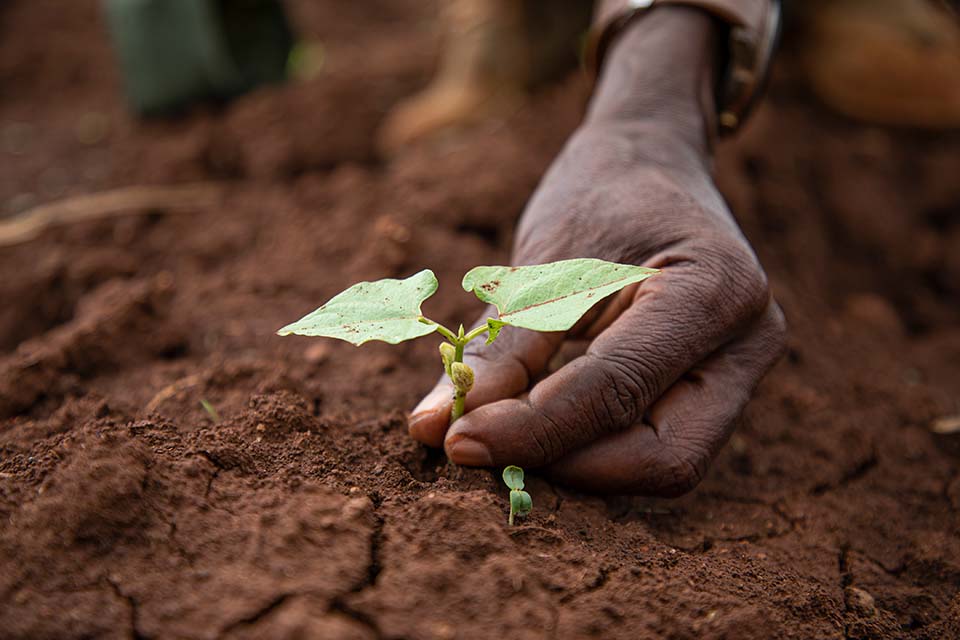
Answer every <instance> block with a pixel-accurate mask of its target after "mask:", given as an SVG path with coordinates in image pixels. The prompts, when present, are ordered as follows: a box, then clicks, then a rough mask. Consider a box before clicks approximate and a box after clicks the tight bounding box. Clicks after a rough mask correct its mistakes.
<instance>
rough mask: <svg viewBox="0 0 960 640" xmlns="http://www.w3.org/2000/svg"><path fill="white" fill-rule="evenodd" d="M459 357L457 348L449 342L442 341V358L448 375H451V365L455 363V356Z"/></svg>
mask: <svg viewBox="0 0 960 640" xmlns="http://www.w3.org/2000/svg"><path fill="white" fill-rule="evenodd" d="M456 357H457V348H456V347H455V346H453V345H452V344H450V343H449V342H441V343H440V359H441V360H443V370H444V371H446V372H447V375H448V376H449V375H450V365H451V364H453V360H454V358H456Z"/></svg>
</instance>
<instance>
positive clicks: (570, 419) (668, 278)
mask: <svg viewBox="0 0 960 640" xmlns="http://www.w3.org/2000/svg"><path fill="white" fill-rule="evenodd" d="M600 111H601V112H602V110H600ZM597 112H598V109H597V108H595V110H594V115H595V114H596V113H597ZM665 112H667V111H666V110H665ZM671 117H673V116H671ZM676 125H677V123H676V121H672V122H661V121H656V118H649V119H643V120H641V121H632V122H629V123H624V121H622V120H620V119H616V118H613V119H609V118H604V117H592V118H589V119H588V121H587V122H586V123H585V124H584V125H583V126H582V127H581V129H580V130H579V131H578V132H577V133H576V134H575V135H574V137H573V138H572V139H571V140H570V142H569V143H568V145H567V147H566V149H565V150H564V151H563V153H562V154H561V156H560V157H559V158H558V159H557V161H556V162H555V163H554V165H553V167H552V168H551V169H550V171H549V172H548V174H547V175H546V177H545V178H544V180H543V183H542V184H541V186H540V188H539V189H538V191H537V193H536V194H535V195H534V197H533V199H532V200H531V202H530V204H529V206H528V207H527V210H526V211H525V213H524V215H523V218H522V219H521V222H520V226H519V229H518V234H517V241H516V245H515V248H514V254H513V261H514V263H515V264H538V263H545V262H551V261H555V260H561V259H565V258H575V257H593V258H601V259H604V260H610V261H614V262H624V263H631V264H637V265H642V266H648V267H655V268H658V269H661V270H662V273H661V274H659V275H657V276H656V277H654V278H651V279H649V280H647V281H645V282H644V283H642V285H638V286H633V287H629V288H627V289H624V290H623V291H621V292H620V293H619V294H617V295H615V296H613V297H611V298H610V299H608V300H607V301H605V302H604V303H602V304H601V305H598V308H596V309H595V310H594V311H593V313H591V314H590V315H589V316H588V317H587V318H585V319H584V320H583V321H582V322H581V323H579V324H578V325H577V326H576V327H574V329H573V330H571V331H570V332H568V333H567V334H561V333H554V334H542V333H537V332H533V331H527V330H523V329H517V328H507V329H505V330H504V331H503V333H501V335H500V337H499V338H498V340H497V341H496V342H495V343H494V344H493V345H490V346H479V345H478V346H474V345H476V343H473V345H471V346H470V347H468V350H467V353H466V354H465V361H466V362H467V363H468V364H469V365H470V366H471V367H473V368H474V370H475V372H476V380H477V382H476V386H475V387H474V389H473V390H472V391H471V393H470V394H469V396H468V397H467V413H466V415H464V416H463V417H462V418H460V419H459V420H457V421H456V422H455V423H454V424H453V425H452V426H450V427H449V428H448V420H449V415H450V408H451V397H452V390H451V388H450V387H449V383H448V382H446V381H441V382H440V383H438V385H437V386H436V387H435V388H434V390H433V391H432V392H431V393H430V394H429V395H428V396H427V397H426V398H425V399H424V400H423V401H422V402H421V403H420V405H419V406H418V407H417V408H416V409H415V410H414V412H413V415H412V416H411V420H410V433H411V435H412V436H413V437H415V438H416V439H418V440H420V441H421V442H424V443H425V444H428V445H431V446H440V445H441V444H442V445H443V446H444V447H445V448H446V451H447V454H448V456H449V458H450V459H451V460H452V461H453V462H455V463H458V464H464V465H471V466H473V465H476V466H491V465H497V466H502V465H507V464H516V465H520V466H523V467H525V468H527V467H531V468H532V467H543V468H544V470H545V472H546V473H547V474H548V475H550V476H552V477H553V478H555V479H556V480H558V481H560V482H562V483H564V484H568V485H571V486H574V487H577V488H582V489H586V490H592V491H602V492H617V493H637V494H652V495H667V496H669V495H679V494H681V493H684V492H686V491H689V490H690V489H691V488H693V487H694V486H695V485H696V484H697V483H698V482H699V481H700V479H701V478H702V477H703V475H704V473H705V471H706V468H707V466H708V464H709V462H710V460H711V459H712V457H713V456H714V455H715V454H716V452H717V451H718V450H719V449H720V447H721V446H722V445H723V443H724V442H725V441H726V439H727V438H728V437H729V435H730V433H731V431H732V429H733V426H734V422H735V420H736V419H737V417H738V416H739V415H740V413H741V411H742V410H743V407H744V405H745V404H746V403H747V401H748V400H749V398H750V395H751V394H752V392H753V390H754V388H755V387H756V385H757V383H758V382H759V380H760V379H761V378H762V376H763V375H764V374H765V373H766V372H767V370H768V369H769V368H770V367H771V366H772V365H773V363H774V362H775V361H776V360H777V359H778V358H779V356H780V355H781V353H782V351H783V347H784V336H785V325H784V320H783V316H782V314H781V312H780V310H779V308H778V307H777V305H776V303H775V302H774V301H773V300H772V298H771V297H770V294H769V291H768V288H767V281H766V277H765V275H764V273H763V271H762V269H761V267H760V265H759V263H758V262H757V260H756V257H755V255H754V253H753V251H752V250H751V248H750V246H749V244H748V243H747V241H746V239H745V238H744V237H743V235H742V234H741V232H740V230H739V229H738V227H737V225H736V222H735V221H734V219H733V217H732V216H731V215H730V212H729V211H728V210H727V208H726V205H725V204H724V202H723V199H722V198H721V196H720V195H719V193H718V192H717V190H716V188H715V187H714V185H713V182H712V180H711V178H710V175H709V169H708V158H707V153H706V148H707V147H706V144H705V143H704V140H703V139H702V137H697V136H690V135H689V134H688V131H689V128H688V127H682V126H679V127H678V126H676ZM490 315H491V313H488V314H484V316H482V317H483V318H486V317H488V316H490ZM492 315H494V316H495V313H492ZM566 338H586V339H590V340H592V342H591V344H590V346H589V348H588V349H587V351H586V354H585V355H583V356H581V357H579V358H576V359H574V360H572V361H571V362H569V363H567V364H566V365H564V366H563V367H561V368H560V369H558V370H557V371H556V372H553V373H551V374H550V375H547V376H546V377H544V378H543V379H540V380H539V381H538V377H539V376H541V375H542V374H543V373H544V372H545V371H546V368H547V365H548V362H549V361H550V359H551V357H552V356H553V355H554V354H555V353H556V351H557V349H558V348H559V347H560V345H561V344H562V342H563V341H564V339H566ZM528 391H529V395H527V392H528Z"/></svg>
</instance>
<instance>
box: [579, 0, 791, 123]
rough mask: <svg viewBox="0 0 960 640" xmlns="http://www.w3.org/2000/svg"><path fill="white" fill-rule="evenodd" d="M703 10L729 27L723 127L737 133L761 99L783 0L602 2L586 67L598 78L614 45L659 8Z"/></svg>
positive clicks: (720, 104) (721, 95)
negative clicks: (620, 35) (632, 24)
mask: <svg viewBox="0 0 960 640" xmlns="http://www.w3.org/2000/svg"><path fill="white" fill-rule="evenodd" d="M662 5H683V6H688V7H693V8H697V9H701V10H703V11H705V12H707V13H709V14H710V15H711V16H713V17H714V18H716V19H717V20H718V21H719V22H721V23H722V24H724V25H726V26H727V27H728V29H727V42H726V60H725V64H724V67H723V69H722V70H721V74H720V79H719V82H718V86H717V87H716V103H717V114H716V122H717V128H718V130H719V132H720V133H721V134H723V133H730V132H732V131H734V130H736V129H737V128H738V127H739V126H740V124H741V123H742V122H743V121H744V120H745V119H746V117H747V115H748V114H749V111H750V109H751V107H752V106H753V104H754V103H755V101H756V98H757V97H758V96H759V95H760V93H761V90H762V87H763V84H764V81H765V80H766V76H767V75H768V71H769V66H770V60H771V59H772V57H773V51H774V49H775V46H776V41H777V38H778V36H779V30H780V2H779V0H601V2H599V3H598V6H597V12H596V17H595V19H594V27H593V29H592V30H591V32H590V34H589V37H588V38H587V43H586V48H585V50H584V63H585V65H586V67H587V69H588V70H589V71H591V72H592V73H593V74H595V75H598V74H599V72H600V69H601V67H602V65H603V59H604V54H605V53H606V51H607V49H608V48H609V46H610V44H611V43H612V42H613V40H614V39H615V38H616V36H617V34H618V33H620V32H621V31H622V30H623V29H624V28H625V27H626V26H627V25H628V24H629V23H630V22H631V21H633V20H634V19H638V18H639V17H640V16H642V15H643V14H644V13H646V12H647V11H649V10H650V9H653V8H654V7H657V6H662Z"/></svg>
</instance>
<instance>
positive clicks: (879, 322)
mask: <svg viewBox="0 0 960 640" xmlns="http://www.w3.org/2000/svg"><path fill="white" fill-rule="evenodd" d="M98 4H99V3H97V2H95V1H94V0H83V1H81V0H71V1H70V2H64V1H63V0H16V1H13V0H10V1H8V2H6V3H4V6H3V7H2V8H0V21H2V23H0V91H2V96H3V97H2V100H0V142H2V144H3V149H0V154H2V156H0V157H2V158H3V171H2V172H0V202H2V203H3V205H4V207H5V212H6V213H15V212H17V211H19V210H22V209H24V208H25V207H28V206H30V205H31V204H35V203H40V202H46V201H49V200H52V199H55V198H57V197H62V196H65V195H69V194H74V193H86V192H92V191H97V190H101V189H104V188H107V187H110V186H117V185H128V184H143V183H161V184H167V183H179V182H184V181H194V180H205V181H219V182H222V183H223V184H224V186H225V195H224V196H223V198H222V201H221V202H220V203H219V205H217V206H211V207H208V208H203V209H197V210H194V211H188V212H180V211H178V212H173V211H164V210H163V209H162V208H161V209H159V210H154V211H144V212H142V213H139V214H136V215H130V216H125V217H123V218H116V219H112V220H101V221H96V222H85V223H80V224H75V225H70V226H66V227H62V228H58V229H54V230H50V231H48V232H46V233H45V234H44V235H43V236H42V237H41V238H40V239H37V240H34V241H32V242H29V243H26V244H22V245H20V246H16V247H10V248H4V249H0V274H2V278H0V299H2V305H0V419H2V422H0V630H2V631H0V635H2V636H3V637H6V638H93V637H96V638H100V637H104V638H122V637H137V638H163V637H178V638H214V637H220V636H223V637H237V638H358V639H359V638H380V637H383V638H497V637H509V638H518V639H519V638H544V637H551V638H582V637H599V638H631V639H633V638H655V637H659V638H666V637H669V638H772V637H777V638H843V637H850V638H956V637H960V596H958V595H957V594H958V590H960V538H958V534H957V531H958V525H960V474H958V472H957V461H958V456H960V440H958V438H960V435H955V436H950V435H938V434H934V433H932V432H931V430H930V425H931V424H932V423H933V421H934V420H936V419H938V418H942V417H945V416H951V415H956V414H958V413H960V400H958V399H960V386H958V385H960V375H958V362H960V329H958V320H960V304H958V303H960V258H958V256H960V180H958V179H957V177H958V176H960V140H958V139H957V137H956V136H944V135H930V134H927V135H917V134H910V133H906V132H896V131H890V130H885V129H877V128H869V127H863V126H859V125H855V124H852V123H849V122H847V121H843V120H840V119H838V118H836V117H834V116H831V115H830V114H828V113H825V112H824V111H822V110H821V109H820V108H818V107H817V106H815V105H814V104H812V102H811V101H810V100H809V99H808V98H807V97H806V96H805V95H804V94H803V92H802V91H801V90H799V89H797V88H796V86H797V85H796V83H795V82H794V78H793V76H792V73H791V71H790V66H789V64H788V62H789V60H787V61H786V62H785V63H783V64H782V65H781V67H780V68H779V69H778V77H777V80H776V82H775V83H774V87H773V90H772V93H771V96H770V98H769V99H768V100H767V101H766V102H765V103H764V104H763V106H762V108H761V109H760V111H759V112H758V113H757V114H756V117H755V119H754V120H753V121H752V123H751V124H750V126H749V127H748V128H747V130H746V131H744V132H743V134H742V135H741V136H739V137H738V139H737V140H736V141H734V142H732V143H727V144H725V145H724V146H722V148H721V149H720V151H719V162H718V170H719V181H720V184H721V186H722V188H723V190H724V192H725V194H726V195H727V196H728V198H729V200H730V202H731V205H732V206H733V208H734V210H735V211H737V213H738V215H739V217H740V219H741V221H742V224H743V226H744V228H745V230H746V232H747V234H748V235H749V236H750V238H751V240H752V241H753V242H754V244H755V246H756V248H757V251H758V252H759V254H760V256H761V259H762V261H763V262H764V264H765V265H766V267H767V268H768V271H769V273H770V275H771V279H772V282H773V285H774V288H775V291H776V294H777V296H778V298H779V300H780V301H781V303H782V304H783V307H784V309H785V311H786V313H787V316H788V318H789V320H790V324H791V330H792V335H791V346H790V351H789V355H788V356H787V357H786V358H785V359H784V361H783V362H782V363H781V364H780V365H779V366H778V367H777V368H776V370H775V371H774V372H773V374H771V375H770V377H769V378H768V379H767V380H766V381H765V383H764V384H763V385H762V386H761V388H760V390H759V392H758V394H757V397H756V399H755V401H754V402H753V403H752V404H751V406H750V407H749V409H748V411H747V414H746V416H745V417H744V419H743V423H742V426H741V427H740V428H739V430H738V431H737V434H736V435H735V437H734V438H733V440H732V441H731V442H730V444H729V445H728V446H727V447H726V449H725V450H724V452H723V453H722V455H721V456H720V457H719V459H718V460H717V461H716V463H715V464H714V466H713V468H712V470H711V471H710V473H709V475H708V477H707V479H706V480H705V481H704V482H703V484H702V485H701V486H700V487H699V488H698V489H697V490H696V491H695V492H694V493H692V494H691V495H689V496H687V497H685V498H682V499H679V500H673V501H657V500H647V499H629V498H617V499H601V498H596V497H588V496H583V495H577V494H574V493H571V492H569V491H566V490H564V489H562V488H558V487H554V486H551V485H550V484H548V483H546V482H544V481H543V480H540V479H537V478H533V479H532V480H531V481H530V483H529V489H530V493H531V494H532V495H533V499H534V505H535V508H534V511H533V513H532V514H531V516H530V517H529V518H528V519H527V520H526V521H524V522H523V524H521V525H520V526H517V527H514V528H508V527H507V526H506V509H507V505H506V500H505V496H506V494H505V491H504V487H503V486H502V485H501V483H500V481H499V479H498V477H497V475H496V474H495V473H492V472H490V471H484V470H476V471H473V470H459V471H457V472H449V471H448V470H447V469H446V467H445V465H444V460H443V458H442V455H441V454H439V453H437V452H434V451H428V450H426V449H424V448H423V447H421V446H419V445H417V444H415V443H414V442H413V441H412V440H411V439H410V438H408V437H407V435H406V422H405V421H406V418H405V410H406V409H407V408H409V407H410V406H412V405H413V404H414V402H415V401H416V400H417V398H418V396H419V394H421V393H423V392H424V391H425V390H427V389H428V388H429V387H430V386H431V384H432V382H433V380H434V377H435V375H436V374H437V366H438V364H437V359H436V354H435V350H436V345H435V342H434V341H432V340H429V339H428V340H421V341H417V342H415V343H412V344H408V345H404V346H400V347H387V346H383V345H371V346H366V347H363V348H361V349H355V348H353V347H351V346H349V345H346V344H342V343H332V342H325V341H310V340H307V339H300V338H285V339H280V338H277V337H275V336H274V335H273V331H274V330H275V329H276V328H277V327H279V326H281V325H282V324H284V323H285V322H288V321H290V320H291V319H293V318H296V317H298V316H299V314H301V313H303V312H305V311H308V310H310V309H312V308H313V307H314V306H316V305H317V304H318V303H319V302H321V301H323V300H324V299H326V298H327V297H329V296H330V295H332V294H333V293H335V292H336V291H338V290H339V289H341V288H342V287H344V286H345V285H347V284H350V283H352V282H355V281H357V280H358V279H370V278H378V277H386V276H397V275H406V274H409V273H411V272H413V271H415V270H417V269H419V268H422V267H425V266H429V267H432V268H433V269H435V270H436V271H437V273H438V275H439V277H440V280H441V290H442V291H445V292H447V295H444V296H443V297H442V299H437V300H435V301H431V302H430V303H429V305H428V311H429V313H430V314H431V315H434V316H437V317H438V318H439V319H441V320H443V321H451V322H455V321H457V320H460V319H468V318H470V317H472V316H473V315H474V314H475V313H477V312H478V310H479V305H478V303H477V302H476V301H475V300H471V299H470V297H468V296H467V295H465V294H463V293H462V292H461V293H459V294H458V293H456V291H458V287H457V286H456V283H457V280H458V279H459V277H460V276H461V275H462V273H463V272H464V271H465V270H466V269H467V268H469V267H471V266H473V265H475V264H479V263H499V262H502V261H505V260H506V259H507V247H508V246H509V241H510V235H511V228H512V223H513V221H514V220H515V218H516V216H517V215H518V213H519V212H520V211H521V209H522V207H523V204H524V201H525V199H526V198H527V197H528V195H529V194H530V192H531V190H532V189H533V187H534V186H535V184H536V182H537V180H538V178H539V176H540V175H541V173H542V171H543V170H544V168H545V166H546V165H547V163H548V162H549V161H550V159H551V157H552V155H553V154H554V153H556V151H557V150H558V148H559V147H560V145H561V144H562V142H563V139H564V137H565V136H566V135H567V134H568V132H569V131H570V130H571V128H572V127H573V126H574V125H575V124H576V122H577V119H578V117H579V114H580V110H581V105H582V102H583V98H584V94H585V91H584V87H583V86H582V83H581V82H580V81H579V80H576V79H575V80H574V81H572V82H570V83H567V84H566V86H563V87H559V88H554V89H552V90H549V91H547V92H546V93H543V94H541V95H539V96H537V97H536V99H535V100H534V104H532V105H530V106H529V107H528V108H526V109H524V110H523V111H521V112H519V113H517V114H516V115H515V116H512V117H510V118H509V119H507V120H505V121H502V122H491V123H488V124H486V125H484V126H482V127H479V128H477V129H475V130H474V131H471V132H468V133H466V134H465V135H463V136H459V137H450V138H448V139H445V140H441V141H440V142H439V143H436V144H433V145H429V146H421V147H418V148H414V149H410V150H409V151H408V152H406V153H404V154H403V155H402V156H401V157H399V158H397V159H396V160H395V161H393V162H391V163H388V164H383V163H378V162H377V161H376V159H375V156H374V151H373V142H372V132H373V131H374V130H375V127H376V125H377V123H378V122H379V120H380V119H381V118H382V116H383V114H384V112H385V110H386V109H387V108H388V107H389V105H390V104H391V103H393V102H394V101H395V100H397V99H398V98H399V97H401V96H403V95H406V94H409V93H410V92H411V91H413V90H415V89H416V87H418V86H420V85H422V84H423V83H424V82H425V81H426V79H427V78H428V76H429V71H430V69H431V67H432V65H433V64H434V61H435V57H436V50H437V43H438V33H437V32H436V28H437V27H436V24H435V20H434V15H435V14H434V9H433V7H430V6H424V3H422V2H419V1H417V0H405V1H403V2H400V1H397V0H391V1H389V2H388V1H387V0H379V1H377V2H370V3H367V2H364V3H345V2H334V1H332V0H329V1H324V2H319V1H317V0H299V1H297V2H291V3H290V4H291V7H292V8H293V9H294V13H295V14H296V16H297V19H298V22H299V24H300V27H301V31H303V32H305V33H307V34H309V35H311V36H313V37H317V38H321V39H322V40H323V41H324V43H325V45H326V47H327V52H328V59H327V66H326V67H325V69H324V70H323V72H322V74H321V75H320V76H319V77H318V78H316V79H314V80H312V81H309V82H303V83H299V84H293V85H289V86H285V87H280V88H270V89H265V90H262V91H259V92H257V93H255V94H253V95H250V96H246V97H244V98H242V99H240V100H238V101H237V102H235V103H234V104H232V105H229V106H227V107H216V106H208V107H201V108H197V109H194V110H192V111H191V112H190V113H188V114H187V115H185V116H184V117H182V118H179V119H174V120H168V121H159V122H151V123H139V122H136V121H134V120H133V119H131V118H130V117H129V116H128V115H126V114H125V112H124V108H123V104H122V101H121V99H120V97H119V80H118V76H117V72H116V71H115V69H114V66H113V61H112V57H111V54H110V51H109V48H108V46H107V44H106V42H105V40H104V36H103V33H102V28H101V24H100V22H99V19H98V17H97V14H96V6H97V5H98ZM91 123H93V124H91ZM98 123H99V124H98ZM104 123H106V124H107V125H108V127H107V128H106V130H105V131H102V132H101V133H102V135H94V134H97V133H98V131H97V128H98V127H100V128H101V129H102V127H101V125H102V124H104ZM95 125H96V126H95ZM202 399H205V400H208V401H209V402H210V403H212V405H213V406H214V407H216V409H217V411H218V412H219V415H220V420H219V421H218V422H216V423H214V422H213V420H212V419H211V417H210V416H208V415H207V413H206V412H205V411H204V410H203V409H202V408H201V406H200V401H201V400H202Z"/></svg>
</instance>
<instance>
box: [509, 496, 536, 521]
mask: <svg viewBox="0 0 960 640" xmlns="http://www.w3.org/2000/svg"><path fill="white" fill-rule="evenodd" d="M531 509H533V499H532V498H531V497H530V494H529V493H527V492H526V491H511V492H510V510H511V511H513V512H514V513H515V514H516V515H518V516H523V515H526V514H528V513H530V510H531Z"/></svg>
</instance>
